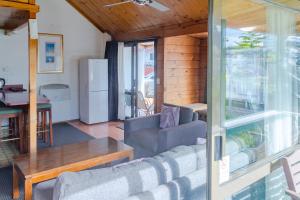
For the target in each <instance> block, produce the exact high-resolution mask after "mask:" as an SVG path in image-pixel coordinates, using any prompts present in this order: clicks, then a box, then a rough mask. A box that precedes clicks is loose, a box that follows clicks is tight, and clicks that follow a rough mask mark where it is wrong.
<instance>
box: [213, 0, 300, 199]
mask: <svg viewBox="0 0 300 200" xmlns="http://www.w3.org/2000/svg"><path fill="white" fill-rule="evenodd" d="M214 1H215V0H209V20H208V33H209V34H208V35H209V36H208V46H209V48H208V62H209V63H208V66H209V67H208V73H207V76H208V78H207V86H208V90H207V92H208V95H207V99H208V112H207V115H208V116H207V123H208V134H207V135H208V136H207V139H208V143H207V159H208V167H207V171H208V172H207V174H208V176H207V199H211V200H219V199H220V200H221V199H222V200H223V199H225V198H227V197H229V196H230V195H233V194H234V193H236V192H239V191H240V190H242V189H243V188H245V187H247V186H249V185H251V184H252V183H254V182H256V181H258V180H260V179H262V178H264V177H266V176H267V175H269V174H270V173H271V172H272V171H274V170H276V169H278V168H279V167H280V159H281V158H282V157H283V156H285V155H288V154H290V153H292V152H293V151H294V150H295V149H298V148H300V146H299V144H297V145H294V146H292V147H290V148H288V149H285V150H284V151H281V152H280V153H277V154H275V155H272V156H270V157H268V158H266V159H264V160H261V161H258V162H256V163H254V164H251V165H250V166H249V167H248V168H247V169H245V170H241V171H239V172H237V173H235V174H233V177H232V178H231V179H230V180H229V181H228V182H225V183H223V184H219V159H221V158H223V156H224V152H225V143H226V130H225V129H224V128H222V126H221V124H222V118H221V116H222V112H223V111H222V109H223V106H224V105H222V103H221V102H220V97H221V95H224V94H222V93H223V92H221V91H222V89H223V88H222V87H223V86H222V85H221V84H220V83H221V80H222V79H223V78H224V77H222V75H225V74H224V71H222V70H223V69H222V67H221V66H222V55H221V54H222V50H220V48H222V47H221V44H222V41H221V40H222V37H220V36H221V35H222V31H221V30H218V31H217V30H215V29H214V28H215V27H214V25H215V23H216V20H218V22H219V23H218V24H219V25H220V26H221V24H222V22H221V21H220V19H221V17H220V16H218V15H219V14H220V13H222V12H221V10H215V9H216V8H217V6H215V5H214ZM261 1H262V2H266V3H274V2H271V1H269V0H261ZM274 5H276V6H280V5H278V4H277V3H274ZM220 7H221V6H218V8H220ZM220 29H221V28H220ZM217 36H219V37H217Z"/></svg>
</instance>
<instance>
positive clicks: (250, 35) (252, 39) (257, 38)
mask: <svg viewBox="0 0 300 200" xmlns="http://www.w3.org/2000/svg"><path fill="white" fill-rule="evenodd" d="M239 38H240V41H239V42H236V44H237V47H236V48H238V49H245V48H257V47H262V46H263V40H264V39H265V36H264V35H263V34H260V33H255V32H245V33H243V35H241V36H240V37H239Z"/></svg>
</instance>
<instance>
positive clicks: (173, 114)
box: [160, 105, 180, 129]
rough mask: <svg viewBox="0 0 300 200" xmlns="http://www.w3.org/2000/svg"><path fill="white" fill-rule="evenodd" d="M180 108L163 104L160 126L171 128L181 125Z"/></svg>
mask: <svg viewBox="0 0 300 200" xmlns="http://www.w3.org/2000/svg"><path fill="white" fill-rule="evenodd" d="M179 113H180V108H179V107H176V106H166V105H162V108H161V113H160V128H162V129H164V128H171V127H175V126H178V125H179Z"/></svg>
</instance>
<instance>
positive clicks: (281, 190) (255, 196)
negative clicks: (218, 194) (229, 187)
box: [226, 168, 290, 200]
mask: <svg viewBox="0 0 300 200" xmlns="http://www.w3.org/2000/svg"><path fill="white" fill-rule="evenodd" d="M286 189H287V183H286V179H285V176H284V173H283V169H282V168H279V169H277V170H275V171H273V172H272V173H271V174H269V175H268V176H267V177H265V178H263V179H261V180H259V181H257V182H255V183H253V184H252V185H250V186H248V187H246V188H244V189H243V190H242V191H239V192H238V193H236V194H234V195H232V197H230V198H226V200H262V199H264V200H290V197H289V196H287V195H286V194H285V190H286Z"/></svg>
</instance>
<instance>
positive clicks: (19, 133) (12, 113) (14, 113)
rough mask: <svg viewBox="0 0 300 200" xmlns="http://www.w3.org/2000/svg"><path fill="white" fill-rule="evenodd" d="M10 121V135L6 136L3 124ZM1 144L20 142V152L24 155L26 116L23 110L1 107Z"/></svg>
mask: <svg viewBox="0 0 300 200" xmlns="http://www.w3.org/2000/svg"><path fill="white" fill-rule="evenodd" d="M3 120H8V121H9V126H8V129H9V130H8V134H7V135H4V133H3V128H2V122H3ZM0 126H1V129H0V142H1V143H2V142H10V141H18V144H19V145H18V146H19V151H20V152H21V153H24V150H25V143H24V139H25V137H24V114H23V110H22V109H18V108H10V107H0Z"/></svg>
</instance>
